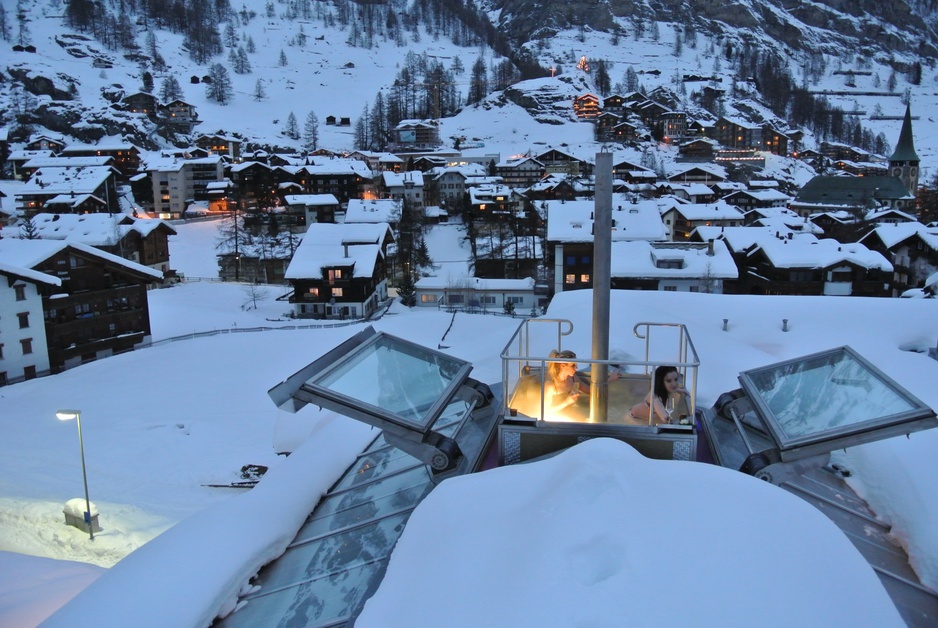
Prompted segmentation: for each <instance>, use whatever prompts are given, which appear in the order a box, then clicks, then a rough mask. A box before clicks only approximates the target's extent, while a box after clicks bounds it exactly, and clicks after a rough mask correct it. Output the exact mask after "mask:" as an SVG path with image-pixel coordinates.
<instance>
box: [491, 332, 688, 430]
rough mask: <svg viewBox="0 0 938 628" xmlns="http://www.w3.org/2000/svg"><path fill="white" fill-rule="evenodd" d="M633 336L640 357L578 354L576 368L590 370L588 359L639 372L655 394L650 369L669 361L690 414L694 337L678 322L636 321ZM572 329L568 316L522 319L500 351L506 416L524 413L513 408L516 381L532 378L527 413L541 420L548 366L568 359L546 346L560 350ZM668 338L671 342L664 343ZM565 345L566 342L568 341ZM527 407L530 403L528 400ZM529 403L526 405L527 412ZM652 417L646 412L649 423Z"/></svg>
mask: <svg viewBox="0 0 938 628" xmlns="http://www.w3.org/2000/svg"><path fill="white" fill-rule="evenodd" d="M632 332H633V334H634V336H635V337H636V338H638V339H639V340H643V341H644V355H643V359H640V360H622V359H618V358H611V359H607V360H594V359H590V358H586V357H580V356H577V358H576V362H577V363H578V364H579V365H581V370H587V369H586V368H585V367H583V366H582V365H588V366H589V367H590V369H589V370H590V371H592V365H593V364H602V365H606V367H607V368H613V369H617V370H619V371H621V372H622V373H623V374H628V375H633V376H634V375H638V376H640V377H645V378H647V379H648V383H649V387H648V391H649V393H651V395H652V396H653V395H654V378H653V376H652V374H653V373H654V371H655V369H656V368H658V367H659V366H674V367H676V368H677V370H678V372H679V373H680V374H681V377H682V378H683V381H684V383H685V387H686V388H687V391H688V393H689V395H688V399H687V406H688V411H689V416H690V417H693V416H694V413H695V410H696V399H697V370H698V367H699V366H700V359H699V357H698V355H697V349H696V348H695V346H694V343H693V340H692V339H691V337H690V334H689V332H688V331H687V328H686V326H684V325H683V324H679V323H659V322H639V323H636V324H635V326H634V327H633V329H632ZM572 333H573V322H572V321H569V320H567V319H554V318H533V319H528V320H525V321H523V322H522V323H521V324H520V325H519V326H518V329H517V330H516V331H515V333H514V334H513V335H512V337H511V338H510V339H509V341H508V343H507V344H506V345H505V348H504V350H502V353H501V356H500V357H501V360H502V385H503V390H504V391H505V394H504V396H503V400H502V403H503V408H502V410H503V412H504V414H505V416H517V415H518V414H519V413H521V414H525V415H528V413H526V412H524V411H523V410H521V409H519V408H518V407H512V406H513V401H514V399H515V397H516V393H517V392H518V391H519V385H520V384H522V382H523V381H525V380H526V379H530V378H532V377H534V378H536V379H537V380H538V383H537V386H538V388H539V393H540V394H539V396H538V397H539V399H538V404H539V406H540V407H539V408H538V409H537V411H535V412H533V414H535V415H536V416H532V417H531V418H534V419H537V420H546V419H544V418H543V417H545V416H546V415H545V409H546V408H545V406H546V403H545V394H544V391H545V386H546V383H547V381H548V377H547V368H548V365H550V364H551V363H554V362H570V358H562V357H550V352H551V350H554V349H556V350H558V351H562V350H563V349H564V339H565V338H567V337H568V336H570V334H572ZM669 343H673V344H671V345H670V347H668V346H667V345H668V344H669ZM568 344H569V343H568ZM528 406H530V404H528ZM530 410H531V408H530V407H528V411H529V412H530ZM651 422H652V419H651V417H649V424H651Z"/></svg>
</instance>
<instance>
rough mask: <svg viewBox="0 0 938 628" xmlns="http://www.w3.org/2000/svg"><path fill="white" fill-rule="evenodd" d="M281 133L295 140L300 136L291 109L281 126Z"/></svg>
mask: <svg viewBox="0 0 938 628" xmlns="http://www.w3.org/2000/svg"><path fill="white" fill-rule="evenodd" d="M283 133H284V135H286V136H287V137H289V138H290V139H291V140H296V139H299V138H300V129H299V126H297V122H296V115H294V113H293V112H292V111H291V112H290V115H288V116H287V124H286V126H284V127H283Z"/></svg>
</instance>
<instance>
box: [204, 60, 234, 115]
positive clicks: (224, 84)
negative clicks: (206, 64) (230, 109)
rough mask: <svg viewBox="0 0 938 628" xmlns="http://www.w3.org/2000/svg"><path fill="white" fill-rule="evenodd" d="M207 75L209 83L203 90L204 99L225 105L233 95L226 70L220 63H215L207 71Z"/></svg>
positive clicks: (229, 77)
mask: <svg viewBox="0 0 938 628" xmlns="http://www.w3.org/2000/svg"><path fill="white" fill-rule="evenodd" d="M208 75H209V78H210V79H211V82H210V83H209V84H208V85H207V86H206V88H205V97H206V98H208V99H209V100H214V101H215V102H217V103H218V104H220V105H227V104H228V103H229V102H231V99H232V96H233V94H234V90H233V88H232V85H231V75H230V74H228V69H227V68H225V66H223V65H222V64H220V63H215V64H213V65H212V67H211V68H210V69H209V71H208Z"/></svg>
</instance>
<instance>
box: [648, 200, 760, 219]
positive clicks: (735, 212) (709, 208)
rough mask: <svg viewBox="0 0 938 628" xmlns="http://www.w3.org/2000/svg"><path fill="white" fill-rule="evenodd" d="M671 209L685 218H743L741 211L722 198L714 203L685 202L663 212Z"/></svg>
mask: <svg viewBox="0 0 938 628" xmlns="http://www.w3.org/2000/svg"><path fill="white" fill-rule="evenodd" d="M672 209H673V210H674V211H677V212H680V214H681V215H682V216H684V218H686V219H687V220H738V221H740V222H742V220H743V213H742V212H741V211H739V209H738V208H737V207H735V206H734V205H730V204H729V203H727V202H726V201H723V200H719V201H716V202H714V203H685V204H684V205H677V206H674V207H672V208H668V209H666V210H664V212H665V213H667V212H668V211H671V210H672Z"/></svg>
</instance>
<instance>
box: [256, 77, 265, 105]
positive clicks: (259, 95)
mask: <svg viewBox="0 0 938 628" xmlns="http://www.w3.org/2000/svg"><path fill="white" fill-rule="evenodd" d="M265 98H267V92H266V91H264V79H257V82H256V83H254V100H256V101H257V102H260V101H262V100H264V99H265Z"/></svg>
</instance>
